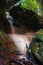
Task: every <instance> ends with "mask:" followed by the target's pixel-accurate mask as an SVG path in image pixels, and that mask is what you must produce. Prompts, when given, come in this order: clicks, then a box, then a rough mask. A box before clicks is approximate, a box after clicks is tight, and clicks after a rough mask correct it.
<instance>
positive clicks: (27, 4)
mask: <svg viewBox="0 0 43 65" xmlns="http://www.w3.org/2000/svg"><path fill="white" fill-rule="evenodd" d="M20 1H21V7H23V8H25V9H29V10H32V11H34V10H36V9H37V8H39V4H38V3H37V2H36V0H20Z"/></svg>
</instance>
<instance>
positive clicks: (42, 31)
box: [37, 29, 43, 41]
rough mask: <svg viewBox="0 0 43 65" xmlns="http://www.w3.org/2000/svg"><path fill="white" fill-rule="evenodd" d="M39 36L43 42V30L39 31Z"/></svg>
mask: <svg viewBox="0 0 43 65" xmlns="http://www.w3.org/2000/svg"><path fill="white" fill-rule="evenodd" d="M37 36H38V38H39V39H40V40H42V41H43V29H40V30H39V31H38V33H37Z"/></svg>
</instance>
